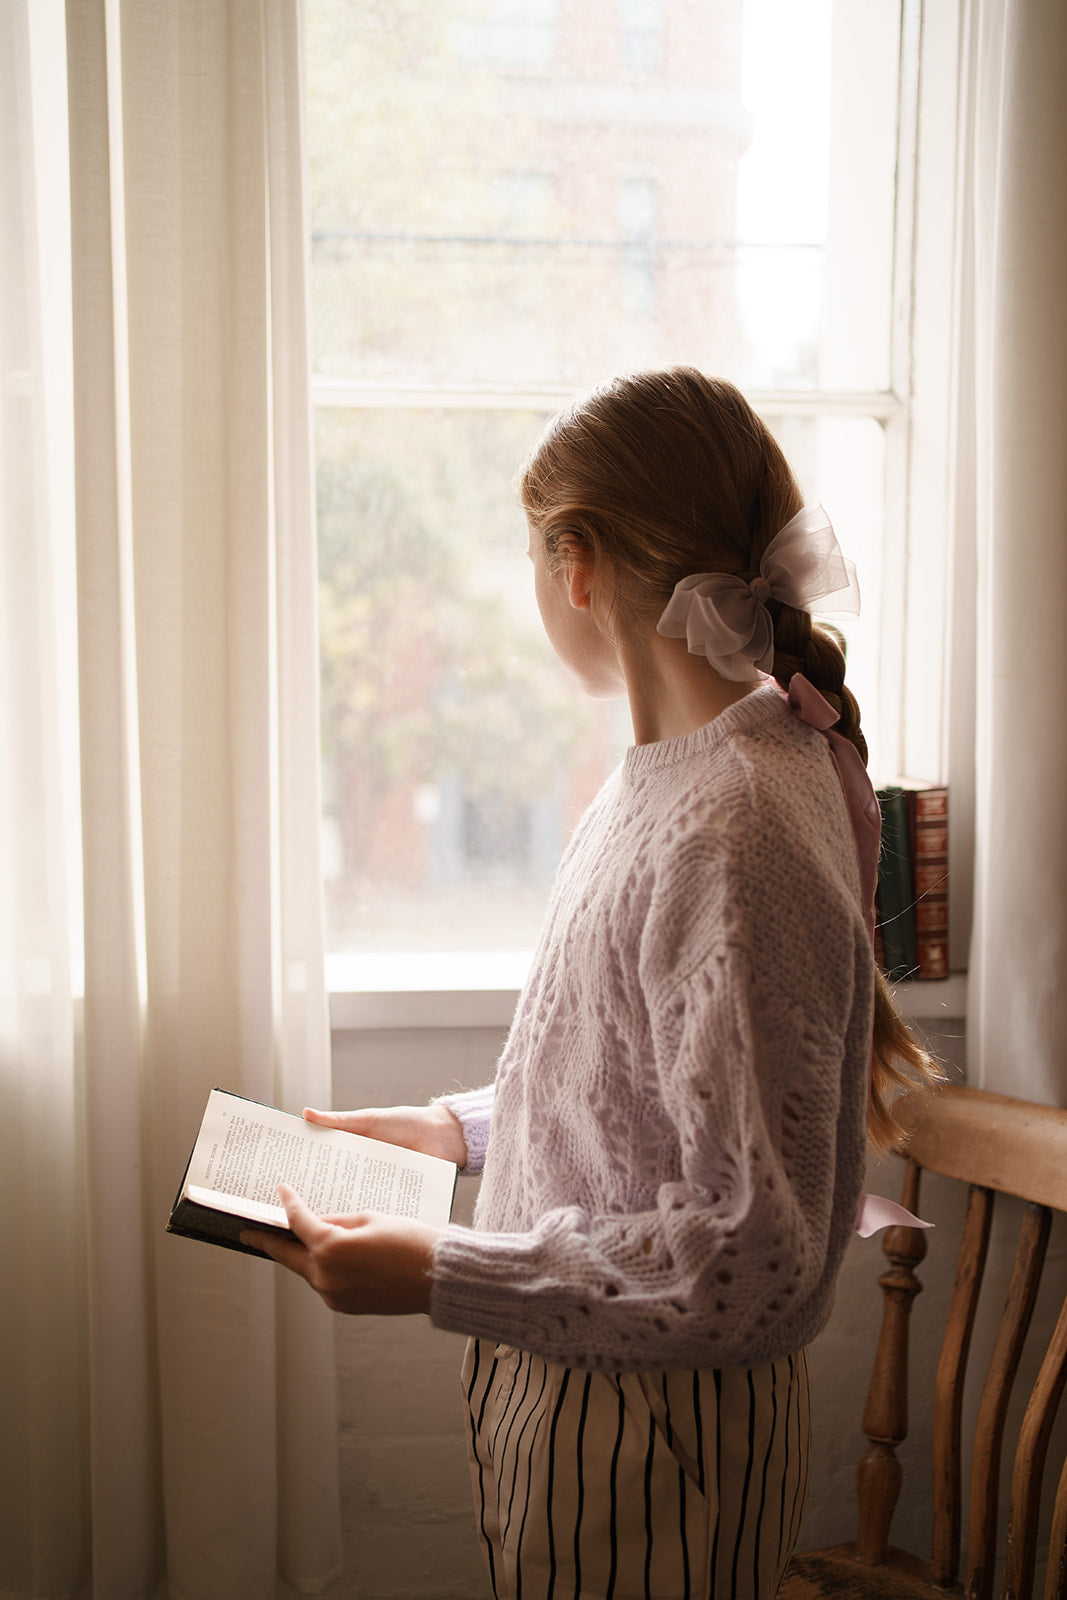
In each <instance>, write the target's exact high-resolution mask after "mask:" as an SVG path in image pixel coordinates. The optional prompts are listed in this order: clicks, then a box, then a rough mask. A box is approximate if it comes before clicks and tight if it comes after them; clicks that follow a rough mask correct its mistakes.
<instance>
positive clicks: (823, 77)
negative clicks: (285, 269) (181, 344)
mask: <svg viewBox="0 0 1067 1600" xmlns="http://www.w3.org/2000/svg"><path fill="white" fill-rule="evenodd" d="M831 19H833V22H834V28H833V29H832V28H831ZM898 33H899V5H894V4H892V3H891V0H864V5H863V6H862V7H853V8H850V7H842V6H837V7H832V6H831V3H830V0H718V3H717V4H716V5H714V6H710V5H709V6H697V5H692V4H685V3H682V0H673V3H672V0H656V3H652V0H618V3H617V4H616V5H613V6H611V5H603V6H590V5H588V4H586V3H585V0H361V3H360V4H359V5H353V4H351V0H309V6H308V54H309V85H310V95H309V105H310V117H309V127H310V144H311V166H312V201H313V247H314V248H313V271H314V296H315V328H316V334H315V362H316V367H317V370H318V371H319V372H321V373H323V374H329V375H333V376H335V377H336V376H347V377H353V378H358V379H359V380H360V381H361V382H364V383H366V382H368V381H380V382H382V383H387V382H388V383H397V382H408V383H430V384H464V383H466V384H513V385H516V386H520V387H529V386H532V385H546V386H556V387H560V386H562V387H566V388H569V387H574V386H578V385H582V384H584V383H587V382H589V381H593V380H595V379H597V378H599V377H601V376H602V375H603V374H604V373H605V372H609V371H618V370H621V369H626V368H632V367H634V366H643V365H661V364H665V363H668V362H673V361H685V362H691V363H693V364H695V365H697V366H700V367H703V368H704V369H705V370H707V371H712V372H722V373H726V374H728V375H729V376H731V377H732V378H734V379H735V381H737V382H739V383H740V384H741V385H742V386H743V387H750V388H752V387H754V388H781V387H793V388H812V387H820V386H826V385H828V384H832V385H837V386H843V387H851V388H860V389H864V388H867V389H874V388H879V387H883V386H885V385H886V384H887V382H888V372H889V328H890V317H889V284H890V272H891V264H892V226H893V183H894V162H895V131H896V78H897V43H898Z"/></svg>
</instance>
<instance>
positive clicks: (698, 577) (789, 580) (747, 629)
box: [657, 505, 860, 682]
mask: <svg viewBox="0 0 1067 1600" xmlns="http://www.w3.org/2000/svg"><path fill="white" fill-rule="evenodd" d="M767 600H780V601H781V602H782V604H783V605H787V606H795V607H796V608H797V610H799V611H814V610H815V609H816V607H817V608H818V610H819V612H820V614H822V615H825V616H847V617H858V616H859V614H860V591H859V584H858V582H857V581H856V568H855V566H854V564H853V563H852V562H851V561H848V560H846V558H845V557H844V556H843V555H842V554H841V548H840V546H839V545H838V542H837V538H836V536H835V534H834V530H833V527H832V525H831V522H830V519H829V517H828V516H827V515H826V512H825V510H824V509H823V507H822V506H821V505H818V506H808V507H805V509H804V510H803V511H798V512H797V514H796V516H795V517H793V518H792V519H791V520H790V521H789V522H787V523H786V525H785V527H784V528H783V529H782V530H781V532H780V533H776V534H775V536H774V538H773V539H772V540H771V542H770V544H769V545H768V546H767V548H766V550H765V551H764V552H763V559H762V560H761V562H760V566H759V573H758V574H757V576H756V577H755V578H752V579H751V580H749V579H746V578H738V577H734V576H732V575H730V574H729V573H725V572H697V573H694V574H693V575H692V576H691V577H688V578H683V579H682V581H681V583H679V584H677V585H676V587H675V590H674V593H673V594H672V595H671V598H670V600H669V601H668V602H667V606H666V609H665V610H664V612H663V615H662V616H661V617H660V619H659V622H658V623H657V631H658V632H659V633H661V634H663V635H664V636H665V637H666V638H668V639H685V640H686V641H687V643H688V646H689V652H690V654H691V655H702V656H707V658H708V660H709V662H710V663H711V665H712V666H713V667H714V668H715V670H716V672H717V673H719V675H720V676H721V677H723V678H732V679H734V680H735V681H736V682H745V681H747V680H749V679H752V678H756V677H758V676H759V674H760V673H761V672H770V671H771V668H772V667H773V665H774V624H773V623H772V622H771V615H770V612H769V611H768V610H767V607H766V604H765V602H766V601H767Z"/></svg>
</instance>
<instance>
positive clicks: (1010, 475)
mask: <svg viewBox="0 0 1067 1600" xmlns="http://www.w3.org/2000/svg"><path fill="white" fill-rule="evenodd" d="M963 25H964V34H963V42H964V76H963V83H964V90H965V99H964V118H963V132H962V138H961V158H962V161H963V171H964V177H965V183H964V189H963V205H962V208H961V229H960V238H961V252H962V260H961V279H962V284H961V289H962V293H961V297H960V298H961V306H962V307H963V308H964V317H963V321H962V323H961V329H960V334H961V337H960V348H959V358H958V365H959V371H960V374H961V385H960V387H961V394H960V415H961V423H962V426H961V429H960V441H959V447H958V461H959V463H960V464H961V466H962V469H963V471H964V472H965V473H967V472H970V473H973V478H972V480H971V481H970V482H969V483H966V484H964V485H962V487H961V491H960V492H959V493H958V495H957V509H958V511H963V512H966V511H967V507H968V502H969V503H970V505H971V507H973V528H972V527H968V528H965V529H964V530H963V531H962V537H963V538H965V539H967V538H973V542H974V565H975V570H976V573H977V605H976V617H975V637H976V652H975V658H974V669H973V670H974V690H975V720H976V738H975V777H976V783H975V830H976V840H975V916H974V933H973V940H972V948H971V961H970V973H971V980H970V985H969V1001H968V1063H969V1073H970V1077H971V1081H972V1082H974V1083H976V1084H978V1085H980V1086H981V1087H983V1088H987V1089H995V1090H999V1091H1000V1092H1002V1093H1007V1094H1016V1095H1021V1096H1023V1097H1025V1098H1030V1099H1034V1100H1038V1101H1042V1102H1045V1103H1049V1104H1056V1105H1063V1104H1067V1054H1065V1052H1064V1044H1063V1041H1064V1038H1065V1037H1067V985H1065V984H1064V981H1063V972H1064V968H1065V965H1067V829H1065V828H1064V820H1063V818H1064V799H1063V797H1064V794H1065V792H1067V736H1065V720H1064V705H1065V703H1067V653H1065V651H1064V648H1063V634H1064V607H1065V604H1067V450H1065V448H1064V439H1065V438H1067V184H1065V182H1064V173H1065V171H1067V107H1065V103H1064V99H1063V83H1064V81H1065V79H1067V13H1065V11H1064V9H1063V6H1062V5H1061V4H1060V3H1059V0H972V3H970V4H969V5H967V6H965V7H964V10H963Z"/></svg>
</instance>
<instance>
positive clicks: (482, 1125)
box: [435, 1083, 493, 1177]
mask: <svg viewBox="0 0 1067 1600" xmlns="http://www.w3.org/2000/svg"><path fill="white" fill-rule="evenodd" d="M435 1104H436V1105H442V1106H447V1107H448V1109H449V1111H451V1113H452V1115H453V1116H454V1117H455V1118H456V1120H457V1121H458V1122H459V1124H460V1126H461V1127H462V1129H463V1138H464V1140H465V1142H466V1145H467V1159H466V1161H465V1163H464V1165H463V1167H462V1168H461V1169H460V1170H461V1171H463V1172H464V1173H466V1174H467V1175H468V1176H469V1177H476V1176H477V1175H478V1173H480V1172H481V1170H482V1168H483V1167H484V1166H485V1152H486V1149H487V1148H488V1145H489V1121H490V1118H491V1116H492V1113H493V1085H492V1084H491V1083H490V1084H488V1085H487V1086H486V1087H485V1088H484V1089H468V1090H467V1091H466V1092H465V1093H463V1094H443V1095H439V1096H438V1098H437V1100H436V1101H435Z"/></svg>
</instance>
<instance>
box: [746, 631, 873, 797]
mask: <svg viewBox="0 0 1067 1600" xmlns="http://www.w3.org/2000/svg"><path fill="white" fill-rule="evenodd" d="M768 610H769V611H770V613H771V617H772V620H773V622H774V676H775V679H776V681H777V682H778V683H780V684H781V686H782V688H783V689H788V688H789V680H790V679H791V678H792V676H793V674H794V672H802V673H803V674H804V676H805V678H807V680H808V682H809V683H810V684H811V685H812V687H813V688H815V689H818V691H819V693H820V694H821V695H822V697H823V699H824V700H826V701H827V703H828V704H829V705H831V706H832V707H833V709H834V710H835V711H836V712H837V715H838V718H839V719H840V720H839V721H838V722H837V724H836V730H837V732H838V733H840V734H843V735H844V737H845V738H846V739H848V740H849V741H850V742H851V743H852V744H854V745H855V746H856V749H857V750H858V751H859V753H860V757H861V759H862V761H863V764H864V766H866V765H867V741H866V739H865V738H864V737H863V732H862V730H861V728H860V708H859V705H858V704H857V701H856V697H855V695H854V694H853V693H852V691H851V689H849V688H848V687H847V686H846V684H845V652H844V649H843V644H844V641H843V639H842V638H841V635H840V634H839V633H838V632H837V629H836V628H829V627H827V626H826V625H825V624H823V625H819V624H815V623H813V622H812V620H811V617H810V616H809V615H808V613H807V612H806V611H797V610H795V609H794V608H793V607H792V606H786V605H782V604H781V602H780V601H777V600H772V601H771V602H770V604H769V605H768Z"/></svg>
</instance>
